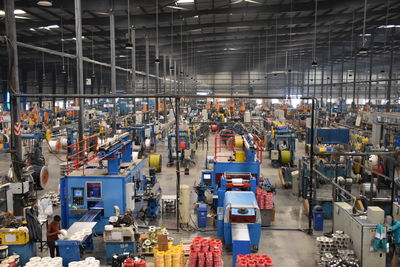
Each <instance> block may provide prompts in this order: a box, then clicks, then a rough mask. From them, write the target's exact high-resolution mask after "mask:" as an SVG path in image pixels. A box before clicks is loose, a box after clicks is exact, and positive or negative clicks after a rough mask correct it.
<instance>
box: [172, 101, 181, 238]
mask: <svg viewBox="0 0 400 267" xmlns="http://www.w3.org/2000/svg"><path fill="white" fill-rule="evenodd" d="M171 105H172V102H171ZM179 117H180V98H179V97H177V98H175V149H176V151H175V152H176V157H175V158H176V160H175V164H176V230H177V232H179V228H180V220H179V219H180V215H181V214H180V210H179V205H180V187H181V172H180V166H179Z"/></svg>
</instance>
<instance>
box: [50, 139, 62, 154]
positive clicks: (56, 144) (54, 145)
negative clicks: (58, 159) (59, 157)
mask: <svg viewBox="0 0 400 267" xmlns="http://www.w3.org/2000/svg"><path fill="white" fill-rule="evenodd" d="M49 147H50V151H51V152H57V153H58V152H60V151H61V149H62V144H61V142H60V140H58V139H57V140H50V141H49Z"/></svg>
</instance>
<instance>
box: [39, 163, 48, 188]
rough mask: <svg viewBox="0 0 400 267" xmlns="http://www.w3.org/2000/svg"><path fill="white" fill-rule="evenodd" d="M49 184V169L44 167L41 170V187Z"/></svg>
mask: <svg viewBox="0 0 400 267" xmlns="http://www.w3.org/2000/svg"><path fill="white" fill-rule="evenodd" d="M48 182H49V169H48V168H47V166H43V167H42V169H41V170H40V185H41V187H46V185H47V183H48Z"/></svg>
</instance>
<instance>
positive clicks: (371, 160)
mask: <svg viewBox="0 0 400 267" xmlns="http://www.w3.org/2000/svg"><path fill="white" fill-rule="evenodd" d="M378 163H379V158H378V156H377V155H371V156H369V164H370V165H371V167H372V166H376V165H378Z"/></svg>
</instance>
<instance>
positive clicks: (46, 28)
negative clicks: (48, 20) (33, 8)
mask: <svg viewBox="0 0 400 267" xmlns="http://www.w3.org/2000/svg"><path fill="white" fill-rule="evenodd" d="M58 28H60V26H58V25H49V26H42V27H38V29H39V30H48V31H50V30H51V29H58Z"/></svg>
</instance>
